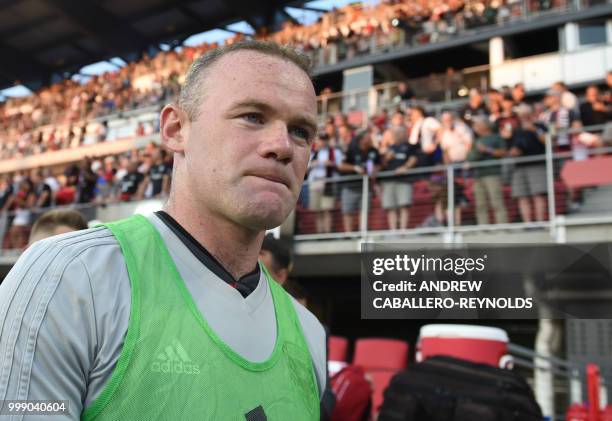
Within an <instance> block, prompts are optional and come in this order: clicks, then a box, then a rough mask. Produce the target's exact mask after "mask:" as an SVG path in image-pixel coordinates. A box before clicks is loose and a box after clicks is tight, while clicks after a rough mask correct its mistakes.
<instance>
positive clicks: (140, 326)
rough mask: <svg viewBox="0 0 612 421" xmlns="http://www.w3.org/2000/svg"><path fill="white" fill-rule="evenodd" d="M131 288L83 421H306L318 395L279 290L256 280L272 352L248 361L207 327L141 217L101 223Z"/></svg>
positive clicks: (315, 412)
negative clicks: (268, 305) (265, 305)
mask: <svg viewBox="0 0 612 421" xmlns="http://www.w3.org/2000/svg"><path fill="white" fill-rule="evenodd" d="M106 226H107V227H108V228H109V229H110V230H111V232H112V233H113V234H114V236H115V237H116V238H117V240H118V242H119V245H120V246H121V251H122V252H123V256H124V258H125V262H126V265H127V269H128V274H129V278H130V285H131V310H130V320H129V325H128V330H127V334H126V337H125V342H124V344H123V349H122V351H121V355H120V356H119V360H118V362H117V365H116V367H115V369H114V370H113V373H112V375H111V378H110V380H109V382H108V384H107V385H106V387H105V388H104V390H103V391H102V393H101V394H100V396H98V398H97V399H96V400H95V401H94V402H93V403H92V405H91V406H90V407H89V408H87V409H86V410H85V411H84V412H83V414H82V419H84V420H92V419H96V420H158V419H159V420H211V421H212V420H214V421H225V420H228V421H233V420H236V421H238V420H240V421H245V420H247V421H255V420H256V421H264V420H269V421H286V420H291V421H301V420H304V421H313V420H317V419H318V418H319V396H318V390H317V383H316V379H315V375H314V369H313V365H312V358H311V356H310V351H309V350H308V346H307V344H306V341H305V339H304V336H303V334H302V328H301V324H300V321H299V320H298V317H297V314H296V312H295V308H294V307H293V303H292V302H291V299H290V298H289V296H288V295H287V293H286V292H285V291H284V290H283V289H282V287H281V286H280V285H278V284H277V283H276V282H274V281H273V280H272V281H271V280H270V279H271V278H270V276H269V274H268V273H267V272H266V271H265V268H263V265H261V266H262V268H263V270H264V272H265V274H266V276H265V278H266V281H267V283H268V285H269V288H270V291H271V294H272V299H273V302H274V310H275V315H276V326H277V337H276V344H275V346H274V351H273V352H272V355H271V356H270V357H269V358H268V359H267V360H266V361H263V362H258V363H255V362H250V361H247V360H246V359H244V358H243V357H241V356H240V355H238V354H237V353H236V352H235V351H234V350H233V349H232V348H230V347H229V346H228V345H227V344H226V343H225V342H223V341H222V340H221V339H220V338H219V336H218V335H217V334H216V333H215V332H214V331H213V330H212V329H211V327H210V326H209V325H208V323H207V322H206V319H204V317H203V316H202V314H201V313H200V311H199V310H198V308H197V306H196V304H195V302H194V301H193V299H192V297H191V294H190V293H189V291H188V290H187V287H186V286H185V284H184V282H183V280H182V278H181V276H180V275H179V273H178V270H177V269H176V266H175V264H174V261H173V260H172V259H171V257H170V254H169V253H168V250H167V249H166V247H165V245H164V242H163V240H162V238H161V236H160V234H159V232H158V231H157V229H156V228H155V227H154V226H153V225H152V224H151V223H150V222H149V221H148V220H147V219H146V218H145V217H143V216H141V215H135V216H132V217H130V218H128V219H124V220H121V221H117V222H113V223H109V224H106Z"/></svg>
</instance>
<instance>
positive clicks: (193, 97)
mask: <svg viewBox="0 0 612 421" xmlns="http://www.w3.org/2000/svg"><path fill="white" fill-rule="evenodd" d="M236 51H256V52H258V53H262V54H266V55H269V56H273V57H279V58H281V59H283V60H286V61H288V62H291V63H293V64H295V65H296V66H297V67H299V68H300V69H301V70H303V71H304V73H306V75H307V76H308V78H309V79H310V78H311V74H310V72H311V62H310V59H309V58H308V56H306V55H304V54H302V53H300V52H298V51H296V50H294V49H293V48H291V47H289V46H285V45H279V44H277V43H274V42H270V41H257V40H244V41H239V42H236V43H234V44H230V45H226V46H223V47H219V48H215V49H214V50H211V51H209V52H207V53H206V54H204V55H203V56H201V57H199V58H197V59H196V60H195V61H194V62H193V63H192V64H191V67H190V68H189V71H188V72H187V75H186V77H185V82H184V83H183V85H182V86H181V91H180V94H179V99H178V105H179V106H180V107H181V108H182V109H183V110H185V111H186V112H187V115H188V116H189V119H190V120H192V121H193V120H195V119H196V118H197V117H198V116H197V114H198V113H197V110H198V107H199V105H200V102H201V99H202V94H203V88H204V81H205V79H206V77H205V76H206V73H207V71H208V70H209V69H210V67H211V66H212V65H213V64H214V63H215V62H217V61H218V60H219V59H220V58H221V57H223V56H225V55H227V54H229V53H233V52H236Z"/></svg>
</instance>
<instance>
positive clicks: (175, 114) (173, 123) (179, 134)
mask: <svg viewBox="0 0 612 421" xmlns="http://www.w3.org/2000/svg"><path fill="white" fill-rule="evenodd" d="M188 130H189V117H188V116H187V113H186V112H185V111H184V110H183V109H181V108H180V107H179V106H178V105H176V104H168V105H166V106H165V107H164V108H163V109H162V111H161V114H160V116H159V131H160V133H161V139H162V143H163V145H164V146H165V147H166V148H168V150H170V151H172V152H174V153H183V152H184V151H185V137H186V135H187V131H188Z"/></svg>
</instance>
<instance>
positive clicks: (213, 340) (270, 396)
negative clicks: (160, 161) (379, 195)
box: [0, 41, 326, 421]
mask: <svg viewBox="0 0 612 421" xmlns="http://www.w3.org/2000/svg"><path fill="white" fill-rule="evenodd" d="M308 71H309V65H308V60H307V59H305V58H304V57H303V56H301V55H300V54H298V53H296V52H295V51H293V50H290V49H288V48H284V47H280V46H277V45H275V44H270V43H262V42H257V41H245V42H241V43H237V44H232V45H230V46H228V47H223V48H220V49H217V50H213V51H211V52H209V53H208V54H206V55H205V56H202V57H200V58H198V59H196V60H195V62H194V63H193V65H192V67H191V69H190V71H189V73H188V74H187V77H186V80H185V82H184V85H183V87H182V90H181V94H180V97H179V101H178V102H177V103H176V104H170V105H167V106H166V107H165V108H164V109H163V110H162V112H161V118H160V131H161V138H162V141H163V144H164V145H165V147H166V148H167V149H168V150H170V151H171V152H172V153H173V154H174V168H173V174H172V175H173V177H172V178H173V181H172V188H171V192H170V197H169V199H168V202H167V204H166V205H165V207H164V210H163V211H159V212H156V213H155V214H152V215H149V216H146V217H145V216H140V215H137V216H134V217H131V218H128V219H125V220H122V221H118V222H113V223H109V224H106V225H105V226H103V227H99V228H95V229H91V230H86V231H81V232H78V233H72V234H65V235H62V236H56V237H52V238H50V239H48V240H43V241H41V242H38V243H35V244H34V245H33V246H32V247H31V248H30V249H28V251H27V252H26V253H24V255H23V256H22V257H21V258H20V259H19V261H18V262H17V264H16V265H15V267H14V268H13V270H12V271H11V273H10V274H9V275H8V276H7V278H6V279H5V281H4V282H3V283H2V285H1V286H0V363H1V364H2V365H0V400H3V399H7V400H8V399H15V400H26V399H39V400H42V399H44V400H68V401H69V404H70V411H69V413H67V414H65V415H64V416H65V418H64V419H77V418H82V419H99V420H152V419H164V420H236V421H237V420H247V421H255V420H279V421H284V420H304V421H310V420H317V419H319V396H320V395H321V393H322V391H323V390H324V389H325V379H326V371H325V361H326V358H325V357H326V356H325V333H324V331H323V328H322V327H321V325H320V324H319V323H318V321H317V320H316V319H315V318H314V316H313V315H312V314H310V313H309V312H308V311H307V310H306V309H304V308H303V307H302V306H301V305H299V304H298V303H296V302H295V300H293V299H292V298H291V297H289V295H288V294H287V293H285V292H284V291H283V289H282V287H281V286H280V285H278V284H277V283H276V282H273V280H272V279H271V278H270V276H269V274H268V273H267V271H266V269H265V267H263V265H261V266H260V265H259V264H258V262H257V257H258V253H259V250H260V247H261V243H262V241H263V238H264V233H265V230H266V229H269V228H273V227H276V226H278V225H280V224H281V223H282V222H283V221H284V220H285V218H286V217H287V215H288V214H289V213H290V212H291V211H292V210H293V208H294V206H295V203H296V200H297V197H298V194H299V192H300V188H301V183H302V180H303V179H304V175H305V172H306V168H307V165H308V159H309V156H310V147H311V142H312V141H313V139H314V136H315V130H316V120H315V118H316V96H315V92H314V88H313V85H312V82H311V80H310V77H309V74H308ZM25 418H26V419H28V416H26V417H25ZM30 419H34V418H30ZM54 419H58V418H54Z"/></svg>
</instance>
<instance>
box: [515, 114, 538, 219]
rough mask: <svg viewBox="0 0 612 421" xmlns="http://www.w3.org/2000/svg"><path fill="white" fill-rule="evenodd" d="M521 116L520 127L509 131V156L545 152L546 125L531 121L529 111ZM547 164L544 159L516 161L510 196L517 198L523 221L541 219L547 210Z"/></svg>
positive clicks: (524, 155) (526, 155)
mask: <svg viewBox="0 0 612 421" xmlns="http://www.w3.org/2000/svg"><path fill="white" fill-rule="evenodd" d="M519 116H520V123H521V124H520V127H519V128H518V129H516V130H514V131H513V132H512V147H511V149H510V153H509V154H510V156H512V157H528V156H535V155H544V154H545V153H546V147H545V140H546V139H545V133H546V127H545V126H544V125H543V123H541V122H534V121H533V117H532V116H531V115H530V114H529V113H524V114H521V115H519ZM545 194H546V164H545V162H544V159H543V158H542V160H541V161H535V162H517V163H515V165H514V171H513V173H512V197H513V198H514V199H517V200H518V205H519V212H520V214H521V219H522V221H523V222H533V220H534V212H532V210H531V201H533V208H534V210H535V220H536V221H543V220H544V213H545V211H546V200H545Z"/></svg>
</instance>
